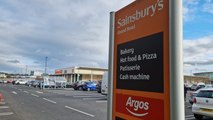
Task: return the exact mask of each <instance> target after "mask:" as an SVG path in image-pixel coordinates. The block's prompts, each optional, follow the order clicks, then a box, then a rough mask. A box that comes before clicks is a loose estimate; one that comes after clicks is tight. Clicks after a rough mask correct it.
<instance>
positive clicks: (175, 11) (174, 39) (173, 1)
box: [169, 0, 185, 120]
mask: <svg viewBox="0 0 213 120" xmlns="http://www.w3.org/2000/svg"><path fill="white" fill-rule="evenodd" d="M182 29H183V24H182V0H170V38H169V39H170V104H171V105H170V111H171V112H170V113H171V120H184V119H185V118H184V116H185V109H184V97H183V96H184V82H183V51H182V50H183V48H182V41H183V37H182V36H183V35H182V33H183V32H182V31H183V30H182Z"/></svg>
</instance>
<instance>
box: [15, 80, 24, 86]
mask: <svg viewBox="0 0 213 120" xmlns="http://www.w3.org/2000/svg"><path fill="white" fill-rule="evenodd" d="M26 83H27V80H23V79H19V80H17V81H16V82H15V84H16V85H19V84H20V85H24V84H26Z"/></svg>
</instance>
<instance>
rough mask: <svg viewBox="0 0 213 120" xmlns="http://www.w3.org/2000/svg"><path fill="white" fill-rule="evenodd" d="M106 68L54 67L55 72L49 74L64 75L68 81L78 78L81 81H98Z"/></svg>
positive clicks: (74, 80)
mask: <svg viewBox="0 0 213 120" xmlns="http://www.w3.org/2000/svg"><path fill="white" fill-rule="evenodd" d="M106 71H107V69H106V68H96V67H79V66H75V67H68V68H62V69H56V70H55V73H54V74H52V75H51V76H61V77H65V79H66V80H67V82H68V83H74V82H76V81H79V80H83V81H98V80H102V78H103V74H104V72H106Z"/></svg>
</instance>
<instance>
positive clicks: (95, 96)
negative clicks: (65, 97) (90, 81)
mask: <svg viewBox="0 0 213 120" xmlns="http://www.w3.org/2000/svg"><path fill="white" fill-rule="evenodd" d="M73 97H74V98H92V97H93V98H97V97H103V96H101V95H93V96H89V95H87V96H86V95H84V96H73Z"/></svg>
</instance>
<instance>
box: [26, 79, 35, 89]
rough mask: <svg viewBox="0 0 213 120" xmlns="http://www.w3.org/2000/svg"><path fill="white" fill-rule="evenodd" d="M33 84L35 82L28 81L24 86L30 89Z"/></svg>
mask: <svg viewBox="0 0 213 120" xmlns="http://www.w3.org/2000/svg"><path fill="white" fill-rule="evenodd" d="M34 82H35V80H29V81H27V83H26V85H27V86H29V87H30V86H32V85H33V83H34Z"/></svg>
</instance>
